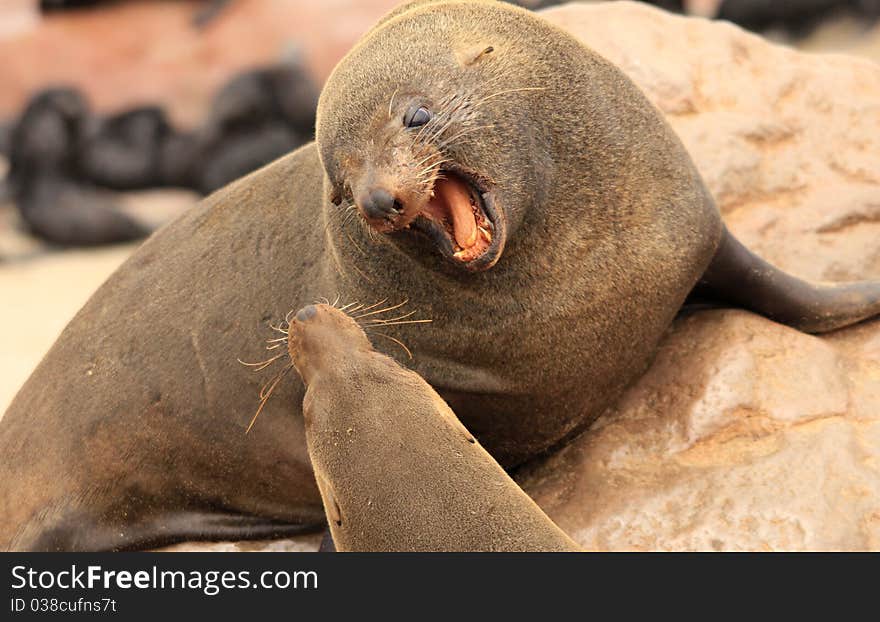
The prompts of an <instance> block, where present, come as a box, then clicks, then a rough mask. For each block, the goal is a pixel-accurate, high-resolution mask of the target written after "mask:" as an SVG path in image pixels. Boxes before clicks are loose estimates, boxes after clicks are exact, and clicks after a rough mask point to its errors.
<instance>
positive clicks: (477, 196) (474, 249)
mask: <svg viewBox="0 0 880 622" xmlns="http://www.w3.org/2000/svg"><path fill="white" fill-rule="evenodd" d="M502 218H503V217H502V216H501V215H500V214H499V213H498V211H497V210H496V209H495V205H494V200H493V195H492V193H491V191H489V190H487V189H485V187H483V186H481V185H480V184H479V182H478V181H477V180H476V179H475V178H474V177H473V176H471V175H468V174H466V173H464V172H460V171H453V170H449V169H447V170H443V171H442V172H441V175H440V176H439V177H438V179H437V181H436V182H434V193H433V196H432V197H431V198H430V200H429V201H428V203H427V204H426V205H425V207H423V208H422V210H421V212H419V214H418V216H417V217H416V218H415V220H413V222H412V223H411V225H410V226H411V227H412V228H413V229H415V230H416V231H419V232H421V233H423V234H425V235H427V236H428V237H429V238H430V239H432V240H433V241H434V242H435V243H436V244H437V246H438V247H439V248H440V250H441V252H443V254H444V255H446V256H447V257H449V258H450V259H452V260H453V261H454V262H456V263H459V264H461V265H463V266H464V267H466V268H468V269H470V270H485V269H486V268H489V267H491V266H493V265H494V264H495V262H496V261H497V260H498V258H499V257H500V255H501V250H502V247H503V241H504V240H503V238H504V231H503V227H504V223H503V221H502Z"/></svg>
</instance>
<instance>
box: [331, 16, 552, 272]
mask: <svg viewBox="0 0 880 622" xmlns="http://www.w3.org/2000/svg"><path fill="white" fill-rule="evenodd" d="M498 4H500V3H482V2H474V3H462V2H443V3H427V4H419V5H417V6H414V7H412V8H407V7H406V6H404V7H402V8H401V9H398V10H397V11H396V12H394V13H392V14H391V15H390V16H388V17H386V18H385V20H383V21H382V22H380V23H379V25H378V26H376V27H375V28H374V29H373V30H372V31H371V32H370V33H368V34H367V35H366V36H365V38H364V39H363V40H362V41H361V42H360V43H359V44H358V45H357V46H356V47H355V48H354V49H353V50H352V51H351V52H350V53H349V54H348V55H347V56H346V57H345V58H344V59H343V60H342V61H341V62H340V63H339V65H338V66H337V67H336V68H335V70H334V71H333V73H332V75H331V76H330V78H329V79H328V81H327V84H326V86H325V88H324V90H323V92H322V94H321V98H320V102H319V106H318V119H317V127H316V137H317V143H318V146H319V151H320V155H321V161H322V163H323V166H324V169H325V173H326V176H325V189H326V192H327V194H328V199H329V200H330V201H331V202H333V203H334V204H336V205H343V204H344V205H345V206H348V205H352V204H353V205H354V206H356V208H357V210H358V211H359V213H360V215H361V216H362V217H363V219H364V220H365V221H366V223H368V225H369V226H370V227H372V228H373V229H374V230H375V231H377V232H380V233H382V234H386V235H387V236H388V238H387V239H390V240H391V241H393V242H394V243H395V244H397V245H398V246H399V247H401V248H403V249H404V250H405V251H407V252H409V253H410V254H413V255H424V254H425V253H426V252H429V251H430V250H432V249H433V250H436V251H439V252H440V253H441V254H442V255H444V256H445V257H447V258H448V259H449V260H451V261H452V262H453V264H454V265H457V266H459V267H461V268H463V269H466V270H471V271H478V270H486V269H488V268H491V267H492V266H494V265H495V263H496V262H497V261H498V260H499V258H500V257H501V254H502V252H503V251H504V247H505V243H506V241H507V240H508V238H509V236H510V235H511V234H512V232H513V231H514V229H515V228H516V227H517V225H518V224H519V222H520V220H521V219H522V217H523V214H524V213H525V212H526V211H527V210H528V207H529V206H530V205H531V204H533V203H534V202H535V201H536V200H537V199H538V197H539V196H540V194H541V192H542V183H544V182H543V180H542V179H541V178H540V175H538V174H537V173H536V172H535V171H536V170H539V167H536V166H535V159H536V158H538V159H541V158H542V154H543V153H546V152H547V148H546V146H545V143H546V138H545V136H544V130H543V126H542V124H539V123H538V124H536V123H534V122H532V121H529V120H528V119H533V118H538V117H539V115H538V114H537V112H538V111H537V110H536V109H535V105H536V104H535V101H536V100H539V99H540V93H541V91H543V90H544V86H543V85H542V83H541V80H540V74H541V71H542V66H541V63H540V62H539V63H536V62H535V50H534V49H531V48H532V43H530V42H529V41H525V42H524V43H519V42H517V39H516V38H515V37H512V36H510V33H511V30H512V29H514V28H515V24H514V22H517V21H522V20H524V19H531V20H534V18H533V17H531V16H530V15H529V14H528V13H527V12H526V11H522V10H520V9H516V8H511V9H510V10H506V9H504V10H501V9H499V8H498V6H497V5H498ZM499 10H501V12H502V18H503V19H501V20H498V19H495V14H496V13H497V12H498V11H499ZM505 20H506V21H505Z"/></svg>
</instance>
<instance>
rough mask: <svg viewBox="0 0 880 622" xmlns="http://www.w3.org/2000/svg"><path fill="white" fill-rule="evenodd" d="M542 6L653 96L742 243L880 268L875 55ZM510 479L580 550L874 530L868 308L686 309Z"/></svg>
mask: <svg viewBox="0 0 880 622" xmlns="http://www.w3.org/2000/svg"><path fill="white" fill-rule="evenodd" d="M545 15H546V17H548V18H549V19H551V20H553V21H555V22H556V23H558V24H560V25H564V26H565V27H566V28H568V29H570V30H571V31H572V32H574V33H575V34H577V35H578V36H579V37H580V38H581V39H582V40H583V41H585V42H586V43H587V44H588V45H590V46H591V47H593V48H594V49H596V50H597V51H599V52H600V53H601V54H603V55H604V56H606V57H607V58H609V59H610V60H611V61H612V62H614V63H616V64H617V65H618V66H620V67H621V68H622V69H623V70H624V71H626V72H627V73H628V74H629V75H630V76H632V77H633V78H634V79H635V80H636V81H637V82H638V84H639V85H640V86H641V87H642V88H643V89H644V90H645V92H646V93H647V94H648V96H649V97H650V98H651V99H652V100H653V101H654V102H655V103H656V104H657V105H658V106H659V107H660V109H661V110H663V112H664V113H665V114H666V115H667V118H668V119H669V121H670V122H671V123H672V125H673V127H674V128H675V129H676V130H677V131H678V133H679V135H680V136H681V137H682V139H683V140H684V142H685V144H686V145H687V147H688V149H689V150H690V152H691V153H692V155H693V157H694V159H695V161H696V163H697V165H698V167H699V168H700V170H701V172H702V174H703V175H704V177H705V179H706V181H707V183H708V184H709V187H710V189H711V190H712V192H713V193H714V195H715V196H716V197H717V199H718V201H719V205H720V207H721V209H722V211H723V213H724V216H725V220H726V221H727V222H728V224H729V225H730V226H731V228H732V229H733V231H734V232H735V233H736V234H737V235H738V236H739V237H740V238H741V239H742V240H743V241H744V242H746V243H747V244H748V245H749V246H751V247H752V248H754V249H756V250H757V251H758V252H760V253H761V254H762V255H764V256H765V257H767V258H768V259H770V260H772V261H774V262H775V263H777V264H778V265H780V266H781V267H783V268H785V269H786V270H789V271H791V272H793V273H795V274H797V275H799V276H802V277H806V278H813V279H828V280H838V279H840V280H842V279H855V278H880V235H878V233H880V188H878V186H880V66H878V65H876V64H873V63H871V62H868V61H862V60H858V59H854V58H849V57H844V56H812V55H807V54H802V53H797V52H794V51H791V50H788V49H785V48H782V47H779V46H775V45H772V44H770V43H767V42H766V41H764V40H762V39H760V38H758V37H756V36H753V35H750V34H747V33H745V32H743V31H740V30H739V29H737V28H735V27H733V26H730V25H728V24H723V23H710V22H707V21H703V20H699V19H693V18H682V17H675V16H671V15H667V14H665V13H662V12H660V11H657V10H653V9H650V8H647V7H644V6H640V5H635V4H633V3H624V2H621V3H614V4H613V5H599V6H574V5H569V6H566V7H562V8H558V9H554V10H550V11H547V12H546V13H545ZM519 479H520V481H521V483H522V485H523V487H524V488H525V489H526V490H527V491H528V492H529V494H531V495H533V496H534V498H535V500H536V501H537V502H538V503H539V504H540V505H541V507H543V508H544V509H545V510H546V511H547V512H548V513H549V514H550V515H551V517H553V518H554V519H555V520H556V521H557V522H558V523H559V525H560V526H561V527H562V528H563V529H565V530H566V531H568V532H569V533H570V534H571V535H572V536H573V537H574V538H575V539H577V540H578V541H579V542H581V544H583V545H584V546H586V547H588V548H593V549H601V550H621V549H623V550H627V549H635V550H646V549H663V550H693V549H697V550H816V549H819V550H825V549H832V550H838V549H844V550H853V549H855V550H859V549H880V322H878V321H874V322H870V323H865V324H863V325H860V326H856V327H853V328H850V329H847V330H843V331H839V332H837V333H835V334H832V335H828V336H824V337H821V338H820V337H813V336H809V335H805V334H802V333H799V332H797V331H794V330H791V329H789V328H787V327H784V326H780V325H778V324H774V323H772V322H770V321H768V320H766V319H764V318H761V317H758V316H755V315H753V314H749V313H746V312H742V311H711V312H706V311H704V312H701V313H696V314H694V315H691V316H689V317H686V318H682V319H680V320H679V321H678V322H677V323H676V325H675V326H674V327H673V329H672V331H670V335H669V336H668V338H667V339H666V340H665V341H664V343H663V345H662V348H661V350H660V352H659V354H658V356H657V360H656V361H655V363H654V365H653V366H652V368H651V369H650V371H649V372H648V373H647V374H646V375H645V376H644V377H643V378H642V379H641V380H640V381H639V382H637V383H636V384H635V385H634V386H633V387H632V388H631V389H630V390H629V391H628V393H627V394H626V395H625V396H624V398H623V400H622V401H621V402H620V404H619V405H618V406H617V407H616V408H614V409H613V410H612V411H611V412H609V413H607V414H606V415H605V416H604V417H602V418H601V419H600V420H599V421H598V422H597V424H596V425H595V426H594V427H593V428H592V429H591V430H589V431H588V432H586V433H585V434H583V435H582V436H581V437H579V438H578V439H576V440H575V441H573V442H572V443H571V444H570V445H569V446H568V447H566V448H564V449H563V450H561V451H560V452H558V453H557V454H555V455H553V456H552V457H550V458H549V459H547V460H545V461H544V462H543V463H541V464H537V465H534V466H532V467H530V468H529V469H527V470H525V471H524V472H523V473H521V474H520V475H519Z"/></svg>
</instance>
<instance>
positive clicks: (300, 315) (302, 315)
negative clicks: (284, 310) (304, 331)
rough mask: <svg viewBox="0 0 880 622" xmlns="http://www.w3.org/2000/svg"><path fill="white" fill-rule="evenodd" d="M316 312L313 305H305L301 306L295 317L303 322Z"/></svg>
mask: <svg viewBox="0 0 880 622" xmlns="http://www.w3.org/2000/svg"><path fill="white" fill-rule="evenodd" d="M317 312H318V309H317V308H316V307H315V305H309V306H307V307H303V308H302V309H300V310H299V311H297V312H296V319H298V320H299V321H300V322H305V321H306V320H308V319H310V318H312V317H314V315H315V313H317Z"/></svg>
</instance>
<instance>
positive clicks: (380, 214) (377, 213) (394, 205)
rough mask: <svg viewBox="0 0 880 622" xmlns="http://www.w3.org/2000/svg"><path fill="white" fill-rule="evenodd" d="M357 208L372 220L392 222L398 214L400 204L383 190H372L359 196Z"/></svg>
mask: <svg viewBox="0 0 880 622" xmlns="http://www.w3.org/2000/svg"><path fill="white" fill-rule="evenodd" d="M358 207H360V208H361V211H362V212H363V213H364V215H365V216H366V217H367V218H370V219H372V220H382V219H383V218H384V219H385V220H394V218H395V217H397V216H398V215H399V214H400V209H399V208H400V204H399V203H398V202H397V201H396V200H395V199H394V196H393V195H392V194H391V193H390V192H388V191H387V190H385V189H384V188H373V189H372V190H370V191H368V192H366V193H365V194H363V195H362V196H360V197H359V198H358Z"/></svg>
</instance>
